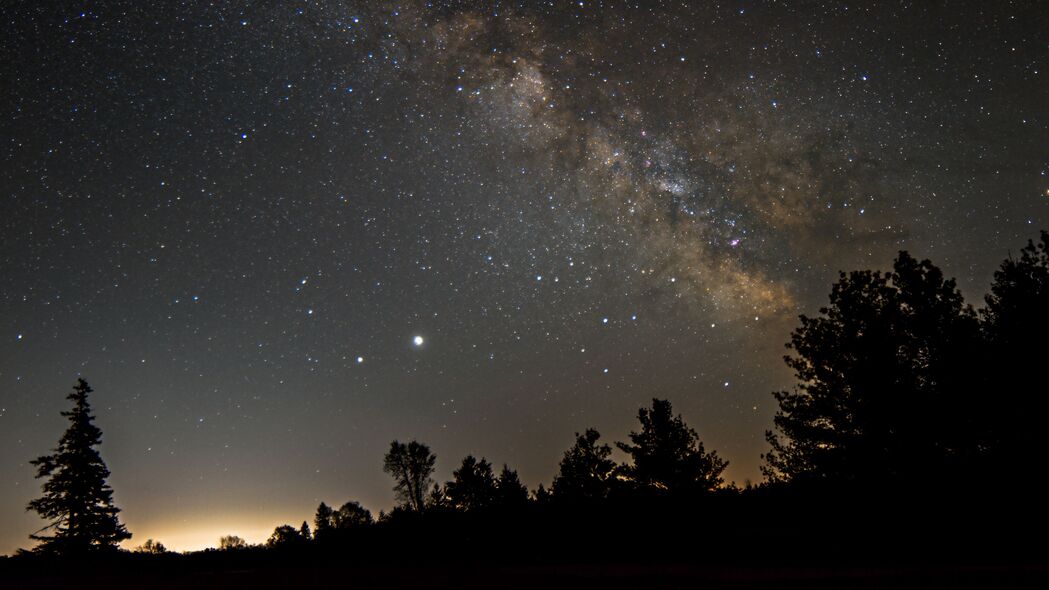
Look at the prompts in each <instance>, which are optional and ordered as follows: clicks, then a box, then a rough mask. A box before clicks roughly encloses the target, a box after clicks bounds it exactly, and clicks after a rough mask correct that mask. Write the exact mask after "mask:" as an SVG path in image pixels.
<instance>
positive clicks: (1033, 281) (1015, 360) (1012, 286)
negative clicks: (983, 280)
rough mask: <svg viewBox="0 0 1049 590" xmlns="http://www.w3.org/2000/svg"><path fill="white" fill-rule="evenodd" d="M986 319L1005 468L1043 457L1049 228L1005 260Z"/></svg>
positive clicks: (997, 436) (996, 448)
mask: <svg viewBox="0 0 1049 590" xmlns="http://www.w3.org/2000/svg"><path fill="white" fill-rule="evenodd" d="M985 301H986V304H987V307H986V308H985V309H984V310H983V325H984V331H985V333H986V335H987V339H988V343H989V355H988V356H989V358H988V362H987V364H988V365H989V366H990V367H993V368H994V371H993V375H992V379H991V380H990V382H989V383H988V385H987V386H988V388H989V389H991V390H992V391H994V392H995V394H996V397H997V398H998V399H1000V400H1002V401H1001V403H999V404H996V405H995V408H994V410H995V411H993V414H992V416H991V420H992V421H993V424H992V426H991V429H992V431H993V434H992V445H991V446H992V449H993V453H994V457H995V459H996V460H997V461H998V462H999V464H1001V465H1005V466H1007V468H1006V471H1010V472H1017V469H1019V470H1020V471H1027V470H1028V469H1030V466H1031V465H1037V464H1039V463H1040V460H1039V459H1040V454H1041V453H1040V448H1041V445H1040V442H1041V439H1042V438H1043V435H1042V433H1043V432H1044V428H1045V427H1044V420H1045V415H1046V413H1047V412H1049V398H1047V396H1046V395H1045V391H1046V383H1049V367H1047V365H1046V363H1045V355H1046V353H1045V351H1046V350H1047V349H1049V340H1047V339H1049V232H1045V231H1043V232H1041V239H1040V240H1039V242H1038V243H1037V244H1036V243H1034V242H1033V241H1028V243H1027V246H1026V247H1025V248H1023V249H1022V250H1020V258H1019V259H1018V260H1015V259H1013V258H1011V257H1010V258H1009V259H1007V260H1005V261H1003V262H1002V265H1001V267H1000V268H999V270H998V271H996V272H995V273H994V283H993V284H992V285H991V293H990V294H989V295H987V296H986V298H985Z"/></svg>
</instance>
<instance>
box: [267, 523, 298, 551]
mask: <svg viewBox="0 0 1049 590" xmlns="http://www.w3.org/2000/svg"><path fill="white" fill-rule="evenodd" d="M307 540H308V539H307V538H305V537H303V535H302V532H301V531H299V530H298V529H296V528H295V527H293V526H291V525H290V524H282V525H280V526H279V527H277V528H275V529H273V534H272V535H270V538H269V539H267V540H266V546H267V547H271V548H291V547H298V546H301V545H302V544H304V543H305V542H306V541H307Z"/></svg>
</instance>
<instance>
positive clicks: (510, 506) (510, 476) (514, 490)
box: [495, 463, 528, 510]
mask: <svg viewBox="0 0 1049 590" xmlns="http://www.w3.org/2000/svg"><path fill="white" fill-rule="evenodd" d="M495 505H496V506H497V507H499V508H502V509H504V510H517V509H520V508H523V507H525V506H527V505H528V488H527V487H526V486H525V485H524V484H523V483H521V478H520V477H518V475H517V471H515V470H513V469H510V468H509V467H508V466H507V465H506V464H505V463H504V464H503V469H502V471H500V472H499V477H498V478H497V479H496V480H495Z"/></svg>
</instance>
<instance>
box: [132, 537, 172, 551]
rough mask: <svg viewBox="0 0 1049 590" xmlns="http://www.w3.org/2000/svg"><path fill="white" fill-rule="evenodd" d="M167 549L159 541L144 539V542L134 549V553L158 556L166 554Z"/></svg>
mask: <svg viewBox="0 0 1049 590" xmlns="http://www.w3.org/2000/svg"><path fill="white" fill-rule="evenodd" d="M167 552H168V549H167V547H165V546H164V544H163V543H161V542H160V541H154V540H153V539H146V542H145V543H143V544H141V545H139V546H138V547H135V553H149V554H153V555H159V554H161V553H167Z"/></svg>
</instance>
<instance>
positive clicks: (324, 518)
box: [313, 502, 334, 538]
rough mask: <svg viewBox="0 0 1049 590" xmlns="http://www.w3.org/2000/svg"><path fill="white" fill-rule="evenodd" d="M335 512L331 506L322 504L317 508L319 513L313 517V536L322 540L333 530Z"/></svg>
mask: <svg viewBox="0 0 1049 590" xmlns="http://www.w3.org/2000/svg"><path fill="white" fill-rule="evenodd" d="M333 515H334V511H333V510H332V509H331V507H330V506H328V505H327V504H325V503H324V502H321V503H320V505H318V506H317V513H316V514H315V515H314V517H313V535H314V536H315V537H318V538H322V537H324V536H325V535H327V534H328V531H330V530H331V529H332V520H333V518H332V517H333Z"/></svg>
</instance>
